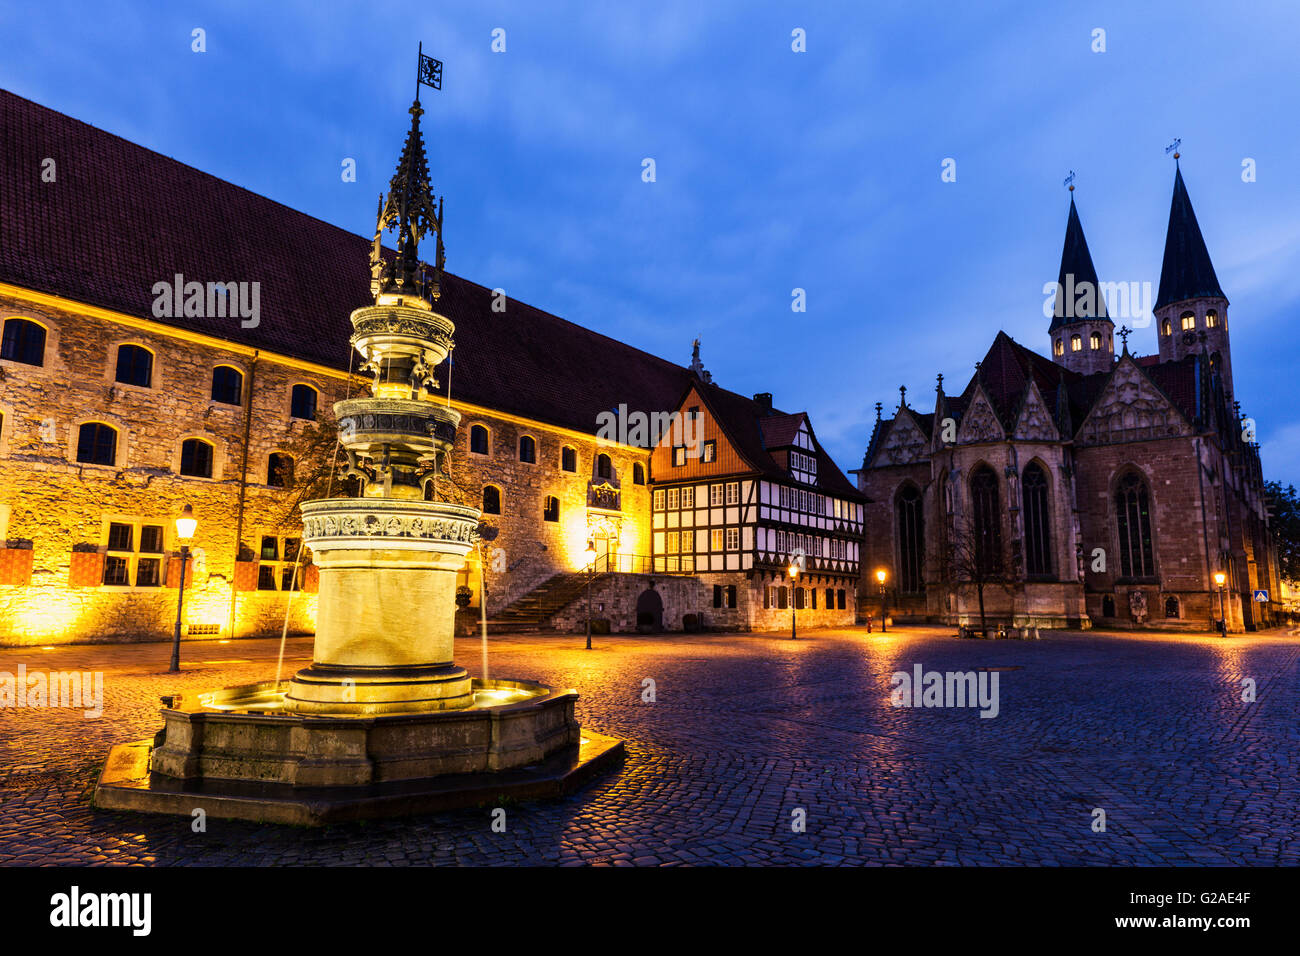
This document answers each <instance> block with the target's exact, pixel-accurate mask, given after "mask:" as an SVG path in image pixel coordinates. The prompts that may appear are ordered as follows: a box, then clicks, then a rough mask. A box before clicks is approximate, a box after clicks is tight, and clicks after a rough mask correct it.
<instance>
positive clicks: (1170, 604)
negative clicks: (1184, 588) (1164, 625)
mask: <svg viewBox="0 0 1300 956" xmlns="http://www.w3.org/2000/svg"><path fill="white" fill-rule="evenodd" d="M1165 617H1174V618H1176V617H1178V598H1176V597H1174V596H1173V595H1170V596H1169V597H1167V598H1165Z"/></svg>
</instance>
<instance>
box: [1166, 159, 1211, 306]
mask: <svg viewBox="0 0 1300 956" xmlns="http://www.w3.org/2000/svg"><path fill="white" fill-rule="evenodd" d="M1202 298H1216V299H1224V298H1227V297H1226V296H1225V295H1224V294H1223V290H1222V289H1220V288H1219V277H1218V276H1216V275H1215V274H1214V264H1213V263H1211V262H1210V253H1209V250H1208V249H1206V248H1205V239H1204V238H1202V236H1201V227H1200V225H1198V224H1197V222H1196V213H1195V212H1193V210H1192V200H1191V198H1190V197H1189V196H1188V195H1187V187H1186V186H1185V185H1184V184H1183V171H1182V170H1181V169H1178V168H1175V171H1174V198H1173V201H1172V202H1171V203H1170V205H1169V231H1168V232H1166V233H1165V261H1164V265H1162V266H1161V268H1160V292H1159V294H1158V295H1157V296H1156V305H1155V307H1156V308H1157V309H1159V308H1163V307H1164V306H1166V305H1169V303H1171V302H1182V301H1183V300H1184V299H1202Z"/></svg>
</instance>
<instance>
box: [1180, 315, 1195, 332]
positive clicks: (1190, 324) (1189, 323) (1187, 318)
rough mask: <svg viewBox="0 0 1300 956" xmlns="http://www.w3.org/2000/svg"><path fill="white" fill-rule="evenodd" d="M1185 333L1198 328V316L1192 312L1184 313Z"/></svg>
mask: <svg viewBox="0 0 1300 956" xmlns="http://www.w3.org/2000/svg"><path fill="white" fill-rule="evenodd" d="M1182 324H1183V331H1184V332H1187V331H1189V330H1191V329H1194V328H1196V316H1195V314H1193V313H1191V312H1184V313H1183V316H1182Z"/></svg>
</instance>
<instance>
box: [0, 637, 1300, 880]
mask: <svg viewBox="0 0 1300 956" xmlns="http://www.w3.org/2000/svg"><path fill="white" fill-rule="evenodd" d="M596 645H597V646H596V649H595V650H593V651H590V652H588V651H585V650H583V649H582V639H581V637H570V636H549V635H547V636H536V637H533V636H529V637H519V638H514V639H511V638H494V639H493V640H492V644H491V661H492V665H491V666H492V673H493V675H494V676H499V677H512V676H517V677H526V678H531V679H538V680H542V681H545V682H547V683H550V684H553V685H562V686H570V687H575V688H577V689H578V690H579V692H580V693H581V694H582V699H581V701H580V702H579V705H578V711H579V718H580V719H581V720H582V722H583V724H584V725H588V726H590V727H592V728H593V729H595V730H599V731H602V732H604V733H609V734H614V735H617V736H620V737H624V738H626V740H627V748H628V754H627V760H626V763H625V765H624V767H623V769H622V770H621V772H618V773H616V774H612V775H609V776H606V777H603V778H601V779H599V780H598V781H596V782H595V783H593V784H592V785H590V786H589V787H587V788H586V789H585V790H583V791H581V792H580V793H578V794H576V795H574V796H572V797H570V798H567V799H563V800H557V801H550V802H542V803H533V804H524V805H512V806H510V807H509V808H508V809H507V823H508V829H507V831H506V832H505V833H493V832H492V830H491V827H490V822H491V821H490V816H489V811H488V810H487V809H483V810H464V811H457V812H452V813H445V814H440V815H436V816H426V817H414V818H409V819H403V820H395V821H383V822H372V823H368V824H350V825H344V826H335V827H329V828H324V829H320V830H306V829H298V828H281V827H275V826H259V825H255V824H246V823H235V822H226V821H220V820H209V821H208V831H207V833H204V834H196V833H192V832H191V830H190V821H189V820H187V819H180V818H167V817H152V816H141V815H132V814H124V813H106V812H102V811H95V810H93V809H92V808H91V806H90V793H91V790H92V788H93V785H94V782H95V778H96V776H97V774H98V772H99V769H100V767H101V766H102V764H103V760H104V756H105V754H106V752H107V750H108V748H109V746H110V745H111V744H114V743H119V742H124V741H128V740H135V739H139V738H142V737H146V736H149V735H151V734H152V733H153V732H154V731H155V730H156V729H157V728H158V727H159V726H160V720H159V718H158V716H157V707H158V696H159V694H162V693H168V692H171V691H174V690H177V689H186V690H198V689H203V688H209V687H214V686H224V685H228V684H236V683H245V682H250V681H254V680H265V679H268V678H270V677H272V676H273V675H274V672H275V660H276V653H277V649H278V642H276V641H236V642H230V643H217V642H204V643H194V644H186V645H185V647H184V648H183V651H184V654H183V656H184V657H185V658H186V664H185V670H184V673H183V674H182V675H180V676H179V677H170V676H168V675H167V674H166V673H165V669H166V664H167V657H168V653H169V650H170V649H169V647H168V646H166V645H162V644H148V645H132V646H74V647H60V648H54V649H49V650H41V649H39V648H29V649H15V648H5V649H0V672H9V673H17V670H18V666H19V665H20V664H22V665H25V666H26V667H27V670H28V671H29V672H33V671H36V670H44V671H60V670H73V669H77V670H99V671H103V672H104V682H105V707H104V713H103V716H101V717H99V718H98V719H86V718H84V717H83V716H82V714H81V711H79V710H72V711H70V710H55V709H44V710H36V709H5V710H0V863H5V864H14V863H18V864H42V863H55V864H62V863H69V864H71V863H75V864H87V863H90V864H95V863H148V864H162V865H171V864H200V865H227V864H261V865H265V864H278V865H295V864H310V865H344V866H347V865H358V864H363V865H377V866H397V865H404V864H440V863H456V864H558V865H581V864H596V865H614V866H627V865H641V864H661V865H681V864H705V863H708V864H787V865H789V864H796V865H798V864H841V865H843V864H864V863H866V864H939V865H955V864H967V865H968V864H1047V865H1071V864H1139V865H1140V864H1175V865H1179V864H1181V865H1189V864H1191V865H1196V864H1207V865H1212V864H1245V865H1276V864H1296V863H1300V841H1297V839H1296V827H1297V818H1298V815H1297V808H1298V800H1297V798H1298V797H1300V782H1298V775H1297V771H1298V770H1300V720H1298V719H1297V718H1300V686H1298V682H1297V676H1298V675H1297V660H1298V659H1300V638H1296V637H1288V636H1286V635H1284V634H1281V633H1277V634H1268V635H1248V636H1241V637H1232V638H1229V639H1227V640H1223V639H1219V638H1215V637H1208V636H1185V637H1182V636H1175V637H1171V636H1134V635H1127V636H1123V635H1107V634H1099V633H1096V632H1092V633H1086V634H1085V633H1063V632H1053V633H1045V635H1044V638H1043V640H1041V641H1038V642H1019V641H961V640H957V639H955V638H953V637H952V636H950V635H949V634H947V633H940V632H938V631H935V630H925V629H902V630H899V631H896V632H890V633H889V634H886V635H881V634H880V633H878V632H877V633H876V634H871V635H868V634H866V633H865V632H862V631H858V630H844V631H815V632H809V633H808V634H806V635H803V636H801V639H800V640H799V641H790V640H786V639H780V638H777V637H771V636H755V635H707V636H697V635H691V636H666V637H654V638H649V637H647V638H637V637H597V638H596ZM310 651H311V645H310V641H309V640H306V639H295V640H291V641H290V642H289V645H288V649H287V651H286V659H285V666H284V671H285V675H286V676H288V675H289V674H291V673H292V672H293V670H294V669H296V668H297V667H299V666H302V665H303V664H304V663H305V662H307V660H308V659H309V657H310ZM457 659H458V660H459V661H461V662H462V663H464V664H465V665H466V666H470V667H471V669H472V670H474V672H475V673H476V674H477V667H476V665H477V662H478V661H479V646H478V642H477V640H464V641H459V642H458V644H457ZM918 663H919V664H922V665H923V666H924V668H925V669H926V670H937V671H968V670H974V669H977V668H1000V670H997V671H996V673H997V674H998V678H999V699H1000V712H999V713H998V715H997V717H995V718H992V719H984V718H981V717H980V716H979V712H978V710H977V709H969V708H967V709H957V708H947V709H940V708H936V709H920V708H917V709H913V708H895V707H893V706H891V704H890V690H891V685H890V675H891V674H892V673H893V672H895V671H898V670H903V671H908V672H910V671H911V670H912V667H913V665H915V664H918ZM647 677H648V678H652V679H653V680H654V681H655V692H656V694H655V696H656V700H655V702H654V703H645V702H643V701H642V699H641V698H642V686H643V685H642V681H643V679H644V678H647ZM1243 678H1252V679H1253V680H1254V681H1255V683H1256V687H1257V695H1258V699H1257V700H1256V702H1254V703H1244V702H1243V701H1242V699H1241V697H1242V679H1243ZM1096 808H1100V809H1102V810H1104V811H1105V814H1106V830H1105V832H1102V833H1098V832H1094V831H1093V829H1092V824H1093V819H1094V816H1093V814H1094V810H1095V809H1096ZM797 809H803V810H805V811H806V813H807V826H806V832H803V833H796V832H793V829H792V825H791V824H792V820H793V819H794V818H795V817H794V815H793V812H794V811H795V810H797Z"/></svg>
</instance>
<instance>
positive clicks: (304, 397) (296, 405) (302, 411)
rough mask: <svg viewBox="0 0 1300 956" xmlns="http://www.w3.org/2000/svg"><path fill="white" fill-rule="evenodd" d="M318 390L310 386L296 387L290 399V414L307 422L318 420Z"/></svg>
mask: <svg viewBox="0 0 1300 956" xmlns="http://www.w3.org/2000/svg"><path fill="white" fill-rule="evenodd" d="M316 399H317V393H316V389H314V388H312V387H311V386H310V385H295V386H294V387H293V392H292V394H291V395H290V398H289V414H290V415H291V416H293V417H294V418H301V419H303V420H305V421H309V422H314V421H315V420H316Z"/></svg>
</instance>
